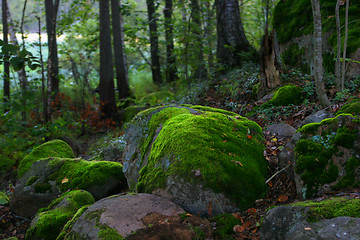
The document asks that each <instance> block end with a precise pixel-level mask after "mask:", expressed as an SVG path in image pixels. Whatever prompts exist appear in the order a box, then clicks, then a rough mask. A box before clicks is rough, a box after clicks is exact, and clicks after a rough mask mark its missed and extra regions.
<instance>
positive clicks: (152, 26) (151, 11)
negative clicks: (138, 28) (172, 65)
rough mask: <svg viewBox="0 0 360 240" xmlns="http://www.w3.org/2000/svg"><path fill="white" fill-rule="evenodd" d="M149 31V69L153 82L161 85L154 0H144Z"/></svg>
mask: <svg viewBox="0 0 360 240" xmlns="http://www.w3.org/2000/svg"><path fill="white" fill-rule="evenodd" d="M146 5H147V9H148V19H149V31H150V51H151V71H152V77H153V82H154V84H157V85H161V84H162V79H161V69H160V57H159V37H158V33H157V19H156V8H155V3H154V0H146Z"/></svg>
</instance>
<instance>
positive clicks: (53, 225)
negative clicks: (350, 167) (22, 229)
mask: <svg viewBox="0 0 360 240" xmlns="http://www.w3.org/2000/svg"><path fill="white" fill-rule="evenodd" d="M94 202H95V200H94V197H93V196H92V195H91V194H90V193H88V192H86V191H83V190H76V191H71V192H66V193H63V194H62V195H61V196H60V197H59V198H57V199H55V200H53V201H52V202H51V203H50V205H49V206H48V207H47V208H43V209H40V210H39V212H38V214H37V215H36V219H37V220H36V222H35V224H32V225H31V226H30V228H29V229H28V231H27V232H26V237H25V239H44V240H47V239H49V240H53V239H56V238H57V236H58V235H59V234H60V232H61V230H62V229H63V227H64V225H65V224H66V223H67V222H68V221H69V219H71V218H72V217H73V216H74V214H75V213H76V212H77V211H78V209H79V208H81V207H82V206H84V205H89V204H93V203H94ZM60 203H61V204H60Z"/></svg>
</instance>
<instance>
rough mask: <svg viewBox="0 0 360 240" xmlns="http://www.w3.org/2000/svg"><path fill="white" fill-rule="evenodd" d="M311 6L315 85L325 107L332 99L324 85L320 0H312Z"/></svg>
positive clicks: (322, 105)
mask: <svg viewBox="0 0 360 240" xmlns="http://www.w3.org/2000/svg"><path fill="white" fill-rule="evenodd" d="M311 6H312V11H313V18H314V66H315V86H316V94H317V96H318V98H319V101H320V105H321V107H323V108H326V107H328V106H330V101H329V99H328V97H327V95H326V92H325V87H324V81H323V77H324V69H323V58H322V26H321V12H320V0H311Z"/></svg>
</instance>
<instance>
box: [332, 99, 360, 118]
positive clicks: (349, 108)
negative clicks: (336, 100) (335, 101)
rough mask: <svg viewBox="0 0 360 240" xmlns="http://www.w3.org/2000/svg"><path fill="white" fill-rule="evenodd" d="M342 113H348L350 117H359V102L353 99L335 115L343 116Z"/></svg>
mask: <svg viewBox="0 0 360 240" xmlns="http://www.w3.org/2000/svg"><path fill="white" fill-rule="evenodd" d="M343 113H349V114H352V115H360V100H359V99H354V100H353V101H351V102H349V103H348V104H345V105H344V106H342V107H341V108H340V110H339V111H337V112H336V115H339V114H343Z"/></svg>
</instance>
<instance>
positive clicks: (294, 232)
mask: <svg viewBox="0 0 360 240" xmlns="http://www.w3.org/2000/svg"><path fill="white" fill-rule="evenodd" d="M308 210H309V208H306V207H301V206H280V207H276V208H273V209H271V210H269V211H268V212H267V214H266V215H265V217H264V220H263V222H262V224H261V228H260V239H262V240H277V239H281V240H332V239H334V240H335V239H344V240H347V239H348V240H356V239H360V232H359V229H360V219H359V218H351V217H337V218H332V219H324V220H320V221H318V222H308V221H307V220H306V219H307V212H308Z"/></svg>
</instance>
